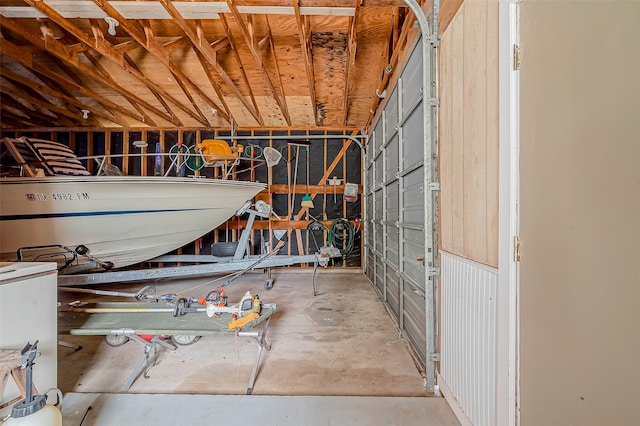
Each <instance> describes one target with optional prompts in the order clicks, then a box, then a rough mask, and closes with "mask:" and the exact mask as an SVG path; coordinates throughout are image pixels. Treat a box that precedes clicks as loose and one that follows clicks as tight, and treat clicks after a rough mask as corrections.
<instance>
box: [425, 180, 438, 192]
mask: <svg viewBox="0 0 640 426" xmlns="http://www.w3.org/2000/svg"><path fill="white" fill-rule="evenodd" d="M427 188H428V189H429V191H440V182H431V183H430V184H429V185H427Z"/></svg>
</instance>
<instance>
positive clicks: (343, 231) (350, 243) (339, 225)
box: [327, 219, 356, 257]
mask: <svg viewBox="0 0 640 426" xmlns="http://www.w3.org/2000/svg"><path fill="white" fill-rule="evenodd" d="M355 235H356V231H355V228H354V227H353V225H352V224H351V222H349V221H348V220H347V219H336V220H335V221H334V222H333V224H331V227H330V228H329V235H328V236H327V242H328V243H329V244H331V245H332V246H334V247H336V248H337V249H338V250H340V254H341V255H342V257H347V256H349V255H350V254H351V252H352V251H353V247H354V242H355Z"/></svg>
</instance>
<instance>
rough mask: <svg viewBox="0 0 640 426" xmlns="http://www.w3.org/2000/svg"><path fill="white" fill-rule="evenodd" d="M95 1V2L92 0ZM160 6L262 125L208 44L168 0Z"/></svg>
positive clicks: (257, 115) (256, 111)
mask: <svg viewBox="0 0 640 426" xmlns="http://www.w3.org/2000/svg"><path fill="white" fill-rule="evenodd" d="M94 1H97V0H94ZM159 1H160V3H161V4H162V6H163V7H164V8H165V9H166V11H167V12H168V13H169V15H171V17H172V18H173V20H174V23H175V24H177V25H178V26H179V27H180V29H181V30H182V31H183V32H184V33H185V35H186V36H187V37H188V38H189V40H190V41H191V44H192V45H193V47H194V48H195V49H197V50H198V51H199V52H200V53H202V55H203V56H204V57H205V58H206V59H207V61H208V62H209V64H211V66H212V67H213V68H214V70H215V71H216V73H218V75H219V76H220V77H221V78H222V80H223V81H224V82H225V83H226V84H227V85H229V87H230V88H231V90H232V91H233V92H234V93H235V94H236V95H237V96H238V98H239V99H240V101H241V102H242V104H243V105H244V106H245V107H246V108H247V110H248V111H249V112H250V113H251V115H253V117H254V118H255V119H256V120H257V121H258V122H259V123H260V124H261V125H262V124H263V121H262V118H261V117H260V114H259V112H258V110H257V108H255V107H254V106H252V105H251V104H249V103H248V102H247V100H246V99H245V97H244V96H243V95H242V93H241V92H240V89H239V88H238V86H236V85H235V83H234V82H233V80H231V78H230V77H229V76H228V75H227V73H226V72H225V71H224V69H223V68H222V66H220V64H219V63H218V61H217V59H216V55H215V52H214V51H213V49H211V46H209V42H208V41H207V42H204V43H203V42H202V41H203V38H202V37H199V36H198V34H197V33H196V32H195V31H194V30H193V29H192V28H191V27H189V25H188V24H187V22H186V21H185V19H184V18H183V17H182V15H181V14H180V13H179V12H178V11H177V10H176V8H175V6H174V5H173V4H172V3H171V2H170V1H168V0H159Z"/></svg>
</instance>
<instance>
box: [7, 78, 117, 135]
mask: <svg viewBox="0 0 640 426" xmlns="http://www.w3.org/2000/svg"><path fill="white" fill-rule="evenodd" d="M0 74H2V76H3V77H5V78H7V79H9V80H13V81H15V82H19V83H22V84H24V85H25V86H29V87H31V88H32V89H33V90H37V91H39V92H42V93H46V94H47V95H49V96H52V97H54V98H58V99H61V100H63V101H65V102H67V103H69V104H72V105H75V106H76V107H78V108H80V109H86V110H88V109H89V108H90V107H89V106H88V105H86V104H83V103H82V102H80V101H78V100H77V99H76V98H74V97H72V96H69V95H67V94H64V93H61V92H58V91H56V90H54V89H53V88H51V87H50V86H49V85H46V84H39V83H37V82H35V81H33V80H31V79H29V78H27V77H23V76H21V75H18V74H16V73H14V72H13V71H10V70H8V69H6V68H4V67H0ZM92 112H93V114H94V115H95V116H96V117H102V118H104V119H106V120H109V121H113V122H114V123H116V124H120V125H122V126H124V123H119V122H118V121H117V117H110V116H106V115H104V114H102V113H101V112H100V111H97V110H95V109H94V110H93V111H92Z"/></svg>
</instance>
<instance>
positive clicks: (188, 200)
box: [0, 176, 265, 268]
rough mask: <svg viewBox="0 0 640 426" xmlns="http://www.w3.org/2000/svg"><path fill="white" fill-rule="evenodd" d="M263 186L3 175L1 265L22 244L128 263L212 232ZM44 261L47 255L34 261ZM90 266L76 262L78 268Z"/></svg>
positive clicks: (119, 264) (160, 179)
mask: <svg viewBox="0 0 640 426" xmlns="http://www.w3.org/2000/svg"><path fill="white" fill-rule="evenodd" d="M264 187H265V185H264V184H260V183H253V182H239V181H227V180H214V179H194V178H179V177H151V176H150V177H135V176H100V177H97V176H91V177H86V176H85V177H48V178H6V179H2V180H0V198H1V203H0V209H1V210H0V219H1V220H0V244H1V248H0V251H1V252H2V258H3V260H16V259H17V251H18V250H19V249H20V248H24V247H39V246H54V245H60V246H64V247H67V248H69V249H71V250H75V249H76V248H77V247H78V246H85V247H86V248H88V249H89V252H88V253H89V255H90V256H91V257H93V258H95V259H97V260H99V261H100V262H104V263H107V262H109V263H111V264H112V265H113V267H115V268H120V267H124V266H128V265H133V264H136V263H140V262H143V261H145V260H149V259H151V258H154V257H157V256H159V255H161V254H164V253H167V252H169V251H171V250H175V249H177V248H179V247H182V246H183V245H185V244H188V243H189V242H191V241H193V240H195V239H197V238H199V237H201V236H202V235H204V234H206V233H208V232H210V231H211V230H213V229H215V228H217V227H218V226H220V225H221V224H222V223H224V222H225V221H226V220H227V219H229V218H230V217H231V216H233V214H234V213H235V212H236V211H237V210H238V209H239V208H240V207H242V206H243V205H244V203H245V202H246V201H247V200H250V199H251V198H252V197H254V196H255V195H256V194H257V193H258V192H260V191H261V190H262V189H263V188H264ZM32 253H39V251H38V250H32ZM46 258H47V251H46V250H44V251H42V253H41V255H40V257H39V260H46ZM89 261H90V259H89V258H87V257H82V256H80V257H79V258H78V264H80V263H82V262H89Z"/></svg>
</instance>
